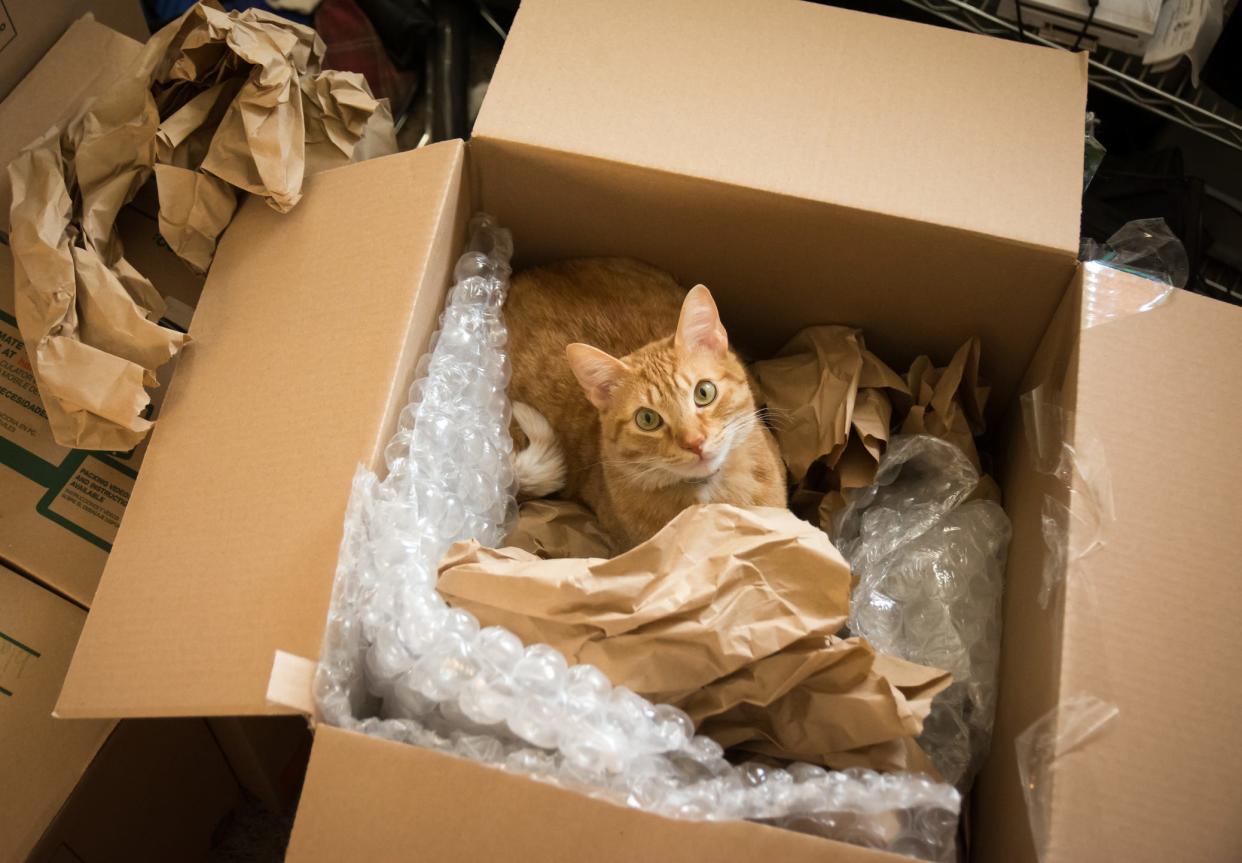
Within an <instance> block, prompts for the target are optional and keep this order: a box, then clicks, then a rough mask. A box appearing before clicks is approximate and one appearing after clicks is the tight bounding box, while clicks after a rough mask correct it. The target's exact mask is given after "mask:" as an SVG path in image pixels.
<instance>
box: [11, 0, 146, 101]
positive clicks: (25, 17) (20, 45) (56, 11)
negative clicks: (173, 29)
mask: <svg viewBox="0 0 1242 863" xmlns="http://www.w3.org/2000/svg"><path fill="white" fill-rule="evenodd" d="M88 13H90V14H92V15H94V16H95V17H96V18H97V19H98V20H99V21H100V22H101V23H103V24H106V25H107V26H109V27H112V28H113V29H115V30H119V31H120V32H122V33H124V34H126V35H127V36H131V37H133V38H134V39H138V40H140V41H145V40H146V38H147V34H148V30H147V22H146V19H145V18H144V17H143V15H142V3H141V2H140V0H56V2H53V3H49V2H46V0H0V99H3V98H4V97H5V96H7V95H8V93H9V91H10V90H12V89H13V87H14V86H15V85H16V84H17V82H18V81H20V80H21V79H22V76H24V75H25V74H26V73H27V72H29V71H30V69H31V68H32V67H33V66H34V65H35V63H38V62H39V59H40V58H41V57H42V56H43V55H44V54H46V53H47V50H48V49H49V48H51V47H52V43H54V42H55V41H56V40H57V39H59V38H60V36H61V34H62V33H64V32H65V28H66V27H68V26H69V25H70V23H72V22H73V21H74V20H76V19H77V18H80V17H81V16H83V15H85V14H88Z"/></svg>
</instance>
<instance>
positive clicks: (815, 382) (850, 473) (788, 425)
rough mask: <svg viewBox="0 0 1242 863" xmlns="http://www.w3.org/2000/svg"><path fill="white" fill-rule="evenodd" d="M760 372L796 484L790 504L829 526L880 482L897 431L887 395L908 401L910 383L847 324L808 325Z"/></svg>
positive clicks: (760, 367) (757, 376) (762, 365)
mask: <svg viewBox="0 0 1242 863" xmlns="http://www.w3.org/2000/svg"><path fill="white" fill-rule="evenodd" d="M753 368H754V375H755V380H756V382H757V384H758V386H759V389H760V392H761V395H762V401H763V402H764V403H765V405H766V407H767V409H768V412H769V414H770V416H771V418H772V424H773V432H774V434H775V435H776V439H777V443H778V444H779V445H780V449H781V455H782V457H783V458H784V459H785V463H786V465H787V466H788V467H789V472H790V474H791V475H792V477H793V479H794V491H793V494H792V500H791V503H790V505H791V507H792V509H793V510H794V512H796V513H798V514H799V515H801V516H803V517H804V518H809V519H812V520H815V521H817V522H818V523H820V524H827V523H828V521H827V520H825V519H830V518H831V513H832V512H833V511H835V510H836V509H839V508H840V507H841V506H843V505H844V498H843V496H842V492H844V491H846V490H848V489H852V488H863V487H865V486H868V485H870V484H871V483H872V481H873V480H874V479H875V469H876V465H877V464H879V461H880V456H882V455H883V454H884V447H885V445H886V444H887V442H888V435H889V429H890V427H891V425H892V414H893V411H892V402H891V401H890V398H889V395H888V392H887V391H888V390H892V391H894V392H897V393H900V394H903V395H908V390H907V387H906V382H905V381H904V380H902V378H901V376H900V375H898V374H897V373H896V372H894V371H893V370H892V369H890V368H889V367H888V366H887V365H885V364H884V362H883V361H882V360H880V359H879V357H877V356H876V355H875V354H873V353H871V351H869V350H867V347H866V344H865V343H864V341H863V335H862V333H861V332H860V331H859V330H856V329H854V328H852V327H843V326H816V327H808V328H806V329H804V330H802V331H801V332H799V333H798V334H797V335H796V336H794V337H793V339H791V340H790V341H789V342H788V343H787V344H786V345H785V346H784V347H783V348H781V350H780V353H779V354H778V355H777V356H776V357H775V358H774V359H771V360H765V361H762V362H758V363H755V364H754V367H753Z"/></svg>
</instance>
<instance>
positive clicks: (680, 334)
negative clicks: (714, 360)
mask: <svg viewBox="0 0 1242 863" xmlns="http://www.w3.org/2000/svg"><path fill="white" fill-rule="evenodd" d="M673 344H674V346H675V347H676V348H677V352H678V353H683V354H698V353H709V354H711V355H712V356H714V357H724V355H725V352H727V351H728V350H729V337H728V336H727V335H726V334H725V328H724V325H723V324H722V323H720V312H718V311H716V301H715V300H713V299H712V292H711V291H709V290H708V289H707V288H705V287H703V286H702V285H696V286H695V287H693V288H691V289H690V293H688V294H686V299H685V300H684V301H683V302H682V304H681V317H680V318H678V320H677V335H676V336H674V338H673Z"/></svg>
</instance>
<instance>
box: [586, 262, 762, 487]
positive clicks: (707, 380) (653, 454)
mask: <svg viewBox="0 0 1242 863" xmlns="http://www.w3.org/2000/svg"><path fill="white" fill-rule="evenodd" d="M566 356H567V357H568V359H569V365H570V367H571V368H572V369H573V372H574V376H575V377H577V379H578V383H580V384H581V385H582V389H583V391H584V392H585V393H586V396H587V398H588V399H590V400H591V403H592V404H594V405H595V407H596V408H597V409H598V410H599V415H600V428H601V437H600V450H601V451H600V457H601V458H602V459H603V460H604V462H605V464H606V465H607V466H608V467H609V468H610V469H611V472H619V473H621V474H623V475H625V476H626V477H627V478H628V479H630V480H631V481H633V482H635V483H636V484H638V485H640V486H645V487H647V488H652V489H655V488H662V487H665V486H668V485H671V484H673V483H677V482H685V481H702V480H706V479H708V478H710V477H711V476H713V475H714V474H716V473H717V472H718V471H720V470H721V468H722V467H723V466H724V464H725V461H726V460H727V459H728V456H729V453H730V452H732V450H733V448H734V447H735V446H737V445H739V444H740V443H741V442H742V441H743V440H745V439H746V437H747V436H748V435H749V434H750V433H751V431H752V430H753V429H754V426H755V423H756V419H755V402H754V397H753V395H752V394H751V391H750V385H749V382H748V380H747V377H746V370H745V368H743V366H742V364H741V363H740V362H739V361H738V360H737V358H736V357H735V356H734V355H733V354H732V352H731V351H730V350H729V340H728V336H727V335H726V334H725V330H724V326H722V325H721V323H720V314H719V313H718V312H717V310H716V303H715V302H714V301H713V300H712V295H711V292H710V291H708V290H707V288H705V287H703V286H702V285H699V286H698V287H696V288H694V289H693V290H691V291H690V292H689V293H688V294H687V295H686V299H685V301H684V302H683V303H682V306H681V315H680V318H679V320H678V322H677V331H676V332H675V333H674V334H673V335H671V336H670V337H668V338H665V339H661V340H659V341H656V342H652V343H651V344H649V345H646V346H645V347H642V348H640V349H639V350H637V351H634V352H633V353H632V354H629V355H627V356H625V357H621V358H620V359H618V358H616V357H613V356H611V355H609V354H607V353H605V352H604V351H601V350H599V349H598V348H594V347H591V346H589V345H584V344H572V345H569V347H568V348H566Z"/></svg>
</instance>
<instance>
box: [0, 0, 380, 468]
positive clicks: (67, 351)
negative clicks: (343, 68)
mask: <svg viewBox="0 0 1242 863" xmlns="http://www.w3.org/2000/svg"><path fill="white" fill-rule="evenodd" d="M323 52H324V46H323V43H322V41H321V40H320V39H319V37H318V36H316V35H315V33H314V31H312V30H310V29H309V28H306V27H301V26H299V25H296V24H293V23H291V22H289V21H286V20H285V19H283V18H279V17H277V16H275V15H271V14H270V13H266V12H262V11H259V10H248V11H246V12H242V13H225V12H223V11H221V10H220V9H219V8H215V7H212V6H204V5H197V6H194V7H193V8H191V9H190V11H189V12H187V13H186V14H185V15H184V16H182V18H180V19H179V20H178V21H175V22H173V23H172V24H170V25H168V26H167V27H165V28H164V29H163V30H161V31H160V32H159V33H157V34H155V35H154V36H152V37H151V40H150V42H149V43H148V44H147V46H146V48H145V49H144V50H143V52H142V54H141V55H140V56H139V58H138V60H137V61H136V62H135V65H134V67H133V68H132V69H131V70H130V72H129V73H127V74H126V75H125V76H123V77H122V79H121V82H120V83H118V84H117V85H116V86H115V87H113V89H112V90H111V91H110V92H109V93H107V94H105V95H104V96H102V97H100V98H98V99H95V100H92V101H90V102H88V103H86V104H85V105H83V107H82V109H81V110H80V111H79V112H78V113H77V114H76V115H75V116H73V117H72V118H71V119H70V120H68V121H67V122H65V123H63V124H62V125H60V126H57V127H54V128H52V129H51V130H49V131H48V133H47V134H46V135H45V136H44V137H42V138H40V139H39V140H38V141H36V142H34V143H33V144H32V145H31V146H30V147H28V148H27V149H26V150H24V151H23V152H22V153H21V155H19V156H18V158H17V159H15V160H14V161H13V163H12V164H11V165H10V166H9V176H10V178H11V179H12V183H13V205H12V218H11V227H10V234H9V243H10V246H11V247H12V251H13V257H14V261H15V264H16V267H15V269H16V280H15V289H16V305H17V319H18V327H19V329H20V330H21V333H22V338H23V339H24V341H25V342H26V346H27V351H28V353H29V355H30V361H31V365H32V366H33V368H34V373H35V377H36V379H37V381H38V385H39V391H40V395H41V396H42V398H43V402H44V407H45V408H46V410H47V414H48V420H49V422H50V424H51V426H52V432H53V434H54V436H55V438H56V441H57V442H58V443H60V444H62V445H64V446H72V447H79V448H83V449H104V450H126V449H129V448H131V447H133V446H134V445H136V444H137V443H138V442H139V441H140V440H141V439H142V438H143V436H144V435H145V434H146V432H147V430H148V429H149V428H150V425H151V424H150V422H149V421H148V420H147V419H145V418H144V417H143V413H144V412H145V411H146V409H147V406H148V404H149V403H150V399H149V397H148V396H147V394H146V392H145V387H150V386H154V385H155V374H154V372H155V369H156V368H158V367H159V366H160V365H162V364H163V363H165V362H167V361H168V360H169V359H170V358H172V357H173V356H174V355H175V354H176V353H177V351H178V350H180V348H181V346H182V345H183V344H184V343H185V342H186V340H187V337H186V336H184V335H183V334H181V333H178V332H175V331H173V330H170V329H167V328H164V327H161V326H159V325H158V323H156V321H158V320H159V318H160V316H161V315H162V314H163V311H164V302H163V299H162V297H161V296H160V294H159V292H158V291H157V290H156V289H155V288H154V287H153V286H152V285H151V283H150V281H148V280H147V279H146V278H145V277H143V276H142V275H141V274H140V273H138V272H137V271H136V270H135V269H134V268H133V267H132V266H130V265H129V264H128V263H126V261H125V259H124V257H123V249H122V248H121V243H120V240H119V239H118V238H117V234H116V231H115V229H114V223H115V221H116V217H117V213H118V212H119V211H120V209H121V207H122V206H124V205H125V204H126V203H127V202H129V201H130V200H131V199H132V198H133V197H134V195H135V194H137V192H138V190H139V188H140V187H141V186H142V185H143V184H144V183H145V182H146V181H147V180H148V178H149V177H150V176H151V175H152V173H153V172H154V174H155V179H156V184H157V186H158V191H159V198H160V213H159V219H160V231H161V233H162V234H163V236H164V238H165V239H166V240H167V241H168V243H169V245H170V246H171V247H172V248H173V250H174V251H175V252H177V254H178V255H180V256H181V257H182V258H184V259H185V260H186V261H187V262H188V263H189V264H190V265H191V266H192V267H195V268H196V269H199V270H205V269H206V267H207V265H208V264H209V263H210V261H211V257H212V255H213V254H214V252H215V244H216V240H217V238H218V237H219V235H220V233H221V231H222V230H223V229H224V227H225V226H226V225H227V224H228V222H229V220H230V219H231V218H232V215H233V211H234V210H235V209H236V206H237V197H236V196H237V190H238V189H241V190H243V191H247V192H251V193H254V194H257V195H262V196H263V197H265V198H266V199H267V200H268V203H269V204H271V205H272V206H273V207H275V208H276V209H278V210H281V211H282V212H283V211H286V210H287V209H288V208H289V207H292V206H293V205H294V204H296V203H297V201H298V198H299V197H300V196H301V189H302V180H303V177H304V175H305V173H306V170H307V166H309V165H313V166H315V167H316V168H323V167H330V166H332V165H336V164H345V163H348V162H349V161H351V160H356V159H358V158H362V157H365V156H371V155H377V154H380V153H383V152H393V151H395V149H396V142H395V138H394V136H393V132H392V120H391V116H390V114H389V113H388V107H387V105H386V104H385V103H383V102H379V101H377V100H375V99H374V98H373V97H372V96H371V94H370V91H369V90H368V89H367V87H366V84H365V82H364V81H363V80H362V79H361V77H360V76H357V75H353V74H350V73H342V72H320V70H319V61H320V58H321V57H322V56H323Z"/></svg>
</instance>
